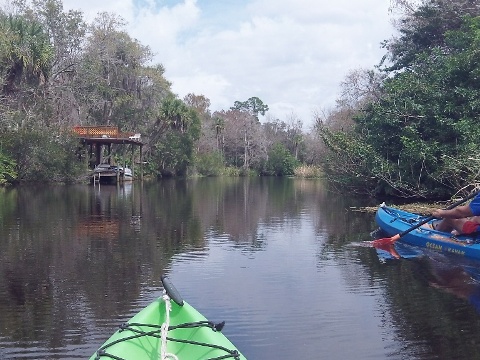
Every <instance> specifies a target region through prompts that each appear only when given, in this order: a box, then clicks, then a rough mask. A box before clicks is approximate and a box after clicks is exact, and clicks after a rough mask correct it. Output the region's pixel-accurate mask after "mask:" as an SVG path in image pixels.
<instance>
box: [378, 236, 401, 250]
mask: <svg viewBox="0 0 480 360" xmlns="http://www.w3.org/2000/svg"><path fill="white" fill-rule="evenodd" d="M398 239H400V234H397V235H394V236H392V237H389V238H382V239H377V240H373V241H372V245H373V246H374V247H379V248H380V247H382V246H387V245H391V244H393V243H394V242H395V241H397V240H398Z"/></svg>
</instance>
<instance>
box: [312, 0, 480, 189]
mask: <svg viewBox="0 0 480 360" xmlns="http://www.w3.org/2000/svg"><path fill="white" fill-rule="evenodd" d="M462 4H465V2H460V1H453V2H442V1H433V0H432V1H425V2H424V3H423V4H422V6H420V8H419V9H418V10H416V11H414V12H413V13H412V14H411V15H410V18H408V19H409V21H406V22H404V27H403V28H402V31H401V33H402V34H403V35H402V37H400V38H399V39H398V40H396V42H393V43H391V44H392V47H391V48H390V50H391V53H390V58H391V59H392V60H393V65H392V66H391V67H388V68H385V69H384V71H386V73H388V76H387V77H386V78H385V79H384V80H383V81H382V84H381V87H380V89H379V91H378V94H379V96H378V97H376V98H371V99H369V101H367V102H365V103H364V104H363V105H362V108H361V109H360V111H358V112H357V113H356V115H355V117H354V120H355V127H354V128H353V131H350V132H345V131H343V129H338V128H337V130H336V131H332V130H331V129H329V128H327V127H325V126H324V125H325V123H323V124H322V123H321V122H320V123H319V125H321V126H319V127H318V130H319V133H320V135H321V136H322V138H323V140H324V142H325V144H326V145H327V146H328V148H329V149H330V154H329V155H330V156H326V157H325V158H324V161H323V165H324V169H325V170H326V172H327V174H328V176H329V178H330V179H331V181H333V182H335V183H337V184H343V186H347V187H349V188H350V189H355V191H361V192H369V193H371V194H376V195H378V194H389V195H396V196H402V197H417V198H418V197H423V198H428V197H445V196H448V195H449V194H450V193H451V192H453V191H455V190H456V189H458V188H460V187H463V186H464V185H465V182H469V183H473V182H475V181H476V178H477V174H478V171H479V166H478V164H477V162H476V161H473V160H472V159H471V157H472V154H474V153H475V152H476V149H477V148H478V147H479V145H480V141H479V139H480V137H479V135H480V129H479V128H478V126H477V122H478V121H477V119H478V117H479V116H480V101H479V100H478V99H479V98H480V86H479V85H478V84H479V82H478V74H479V73H480V61H479V60H478V59H479V57H478V48H479V44H480V37H479V35H478V34H480V20H479V19H480V18H477V17H472V16H462V15H463V14H464V13H465V10H466V9H467V8H466V7H465V6H463V5H462ZM442 9H443V10H445V11H443V10H442ZM454 10H455V11H454ZM477 10H478V9H474V12H475V13H476V11H477ZM400 70H401V71H400ZM352 191H353V190H352Z"/></svg>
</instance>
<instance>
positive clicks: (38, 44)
mask: <svg viewBox="0 0 480 360" xmlns="http://www.w3.org/2000/svg"><path fill="white" fill-rule="evenodd" d="M0 32H1V33H2V35H1V39H0V54H1V55H0V71H1V72H2V74H3V77H4V87H3V92H4V94H7V95H8V94H12V93H14V92H15V91H16V86H15V85H20V84H21V83H22V82H27V83H29V82H34V83H35V84H36V85H38V84H40V83H44V82H45V81H46V80H47V79H48V74H49V71H50V66H51V61H52V58H53V55H54V52H53V47H52V46H51V44H50V41H49V39H48V36H47V35H46V34H45V32H44V31H43V29H42V27H41V25H40V24H39V23H38V22H36V21H32V20H27V19H26V18H24V17H20V16H13V15H9V16H5V15H4V16H3V17H2V18H0Z"/></svg>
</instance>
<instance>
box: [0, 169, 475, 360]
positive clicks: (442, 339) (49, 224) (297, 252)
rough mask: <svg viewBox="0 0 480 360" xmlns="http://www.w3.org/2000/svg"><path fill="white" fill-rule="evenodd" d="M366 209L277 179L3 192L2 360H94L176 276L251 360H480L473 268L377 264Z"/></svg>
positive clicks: (320, 189)
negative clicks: (167, 279)
mask: <svg viewBox="0 0 480 360" xmlns="http://www.w3.org/2000/svg"><path fill="white" fill-rule="evenodd" d="M374 204H377V203H374ZM366 205H373V204H372V203H371V202H370V201H368V200H367V199H352V198H350V197H348V196H340V195H338V194H334V193H331V192H328V191H327V190H326V189H325V188H324V186H322V183H321V182H320V181H315V180H298V179H277V178H258V179H257V178H254V179H197V180H183V181H181V180H165V181H160V182H152V183H143V184H140V183H135V184H133V185H126V186H124V187H118V188H117V187H116V186H103V185H102V186H100V187H98V186H95V187H94V186H88V185H85V186H84V185H78V186H45V187H43V186H42V187H22V188H18V189H11V190H1V191H0V358H1V359H16V358H19V359H20V358H21V359H27V358H28V359H80V358H84V359H85V358H88V357H89V356H90V355H91V354H92V353H93V352H94V351H95V350H96V349H97V348H98V347H99V346H100V345H101V344H102V343H103V342H104V341H105V340H106V339H107V338H108V337H109V336H110V335H111V334H112V333H113V332H114V331H115V330H116V327H117V326H118V325H120V324H121V323H122V322H125V321H126V320H128V319H129V318H130V317H131V316H133V315H134V314H135V313H136V312H138V311H139V310H140V309H142V308H143V307H144V306H146V305H147V304H149V303H150V302H151V301H153V300H154V299H155V298H157V297H158V296H160V295H161V293H162V288H161V282H160V276H161V275H162V274H168V276H169V277H170V279H171V280H172V282H173V283H174V284H175V286H176V288H177V289H178V290H179V292H180V293H181V294H182V296H183V298H184V299H185V300H186V301H188V302H189V303H190V304H191V305H193V306H194V307H195V308H197V309H198V310H199V311H200V312H202V313H203V314H204V315H205V316H206V317H207V318H209V319H210V320H212V321H215V322H220V321H222V320H225V321H226V326H225V328H224V330H223V332H224V333H225V334H226V335H227V337H228V338H229V339H230V340H231V341H232V342H233V343H234V344H235V345H237V347H238V348H239V349H240V350H241V351H242V352H243V353H244V355H245V356H246V357H247V358H248V359H267V360H269V359H342V360H345V359H355V360H359V359H479V358H480V337H479V334H480V316H479V312H477V310H478V309H477V305H479V304H480V300H477V299H480V289H479V286H478V279H479V277H478V276H477V275H476V274H478V273H480V272H477V268H476V264H461V263H457V262H456V261H452V259H448V258H444V257H441V256H437V255H434V254H427V256H422V257H421V258H414V259H401V260H394V261H387V262H384V261H381V260H380V259H379V257H378V255H377V253H376V251H375V249H373V248H369V247H361V246H355V244H356V243H358V242H360V241H363V240H369V239H370V238H371V236H370V233H371V232H372V231H373V230H375V229H376V225H375V223H374V216H373V214H368V213H362V212H358V211H353V209H352V207H355V206H357V207H358V206H366ZM479 308H480V307H479Z"/></svg>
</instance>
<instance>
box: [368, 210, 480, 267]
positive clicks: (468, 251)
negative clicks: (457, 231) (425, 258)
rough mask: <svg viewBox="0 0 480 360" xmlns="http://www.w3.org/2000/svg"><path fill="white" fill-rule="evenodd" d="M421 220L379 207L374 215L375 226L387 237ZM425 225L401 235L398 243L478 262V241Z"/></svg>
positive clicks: (479, 248) (475, 238) (416, 216)
mask: <svg viewBox="0 0 480 360" xmlns="http://www.w3.org/2000/svg"><path fill="white" fill-rule="evenodd" d="M423 219H425V217H422V216H421V215H418V214H414V213H410V212H408V211H403V210H400V209H395V208H391V207H387V206H381V207H379V208H378V210H377V213H376V215H375V221H376V223H377V225H378V226H379V227H380V229H382V231H383V232H385V233H386V234H387V235H388V236H394V235H396V234H400V233H402V232H404V231H406V230H408V229H410V228H412V227H413V226H415V225H416V224H418V223H419V222H420V221H422V220H423ZM427 224H428V223H427ZM427 224H425V225H422V226H421V227H419V228H418V229H415V230H412V231H411V232H409V233H407V234H405V235H403V236H402V237H401V238H400V240H398V241H401V242H403V243H406V244H410V245H414V246H419V247H423V248H427V249H430V250H434V251H438V252H442V253H448V254H455V255H459V256H463V257H467V258H473V259H479V260H480V243H477V242H478V241H479V240H480V239H478V238H477V237H474V236H465V235H462V236H456V237H455V236H453V235H452V234H450V233H445V232H442V231H436V230H433V229H431V228H430V227H428V225H427Z"/></svg>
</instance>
